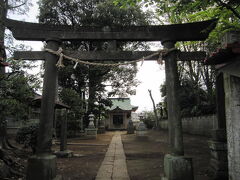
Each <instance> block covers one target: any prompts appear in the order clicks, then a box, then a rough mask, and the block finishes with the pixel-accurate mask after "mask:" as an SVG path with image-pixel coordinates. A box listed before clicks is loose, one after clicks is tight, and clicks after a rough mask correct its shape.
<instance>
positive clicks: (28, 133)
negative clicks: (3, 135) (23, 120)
mask: <svg viewBox="0 0 240 180" xmlns="http://www.w3.org/2000/svg"><path fill="white" fill-rule="evenodd" d="M38 129H39V124H34V125H30V126H27V127H22V128H20V129H19V130H18V132H17V134H16V138H15V140H16V142H17V143H19V144H23V145H24V147H25V148H28V147H30V148H31V149H32V152H33V153H35V152H36V147H37V133H38Z"/></svg>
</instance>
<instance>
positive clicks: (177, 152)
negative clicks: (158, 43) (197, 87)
mask: <svg viewBox="0 0 240 180" xmlns="http://www.w3.org/2000/svg"><path fill="white" fill-rule="evenodd" d="M162 45H163V46H164V48H166V49H171V48H174V47H175V42H173V41H164V42H162ZM165 73H166V87H167V106H168V131H169V142H170V154H166V155H165V157H164V175H165V177H163V178H162V180H183V179H184V180H193V168H192V159H191V158H186V157H184V148H183V134H182V122H181V115H180V105H179V96H178V92H179V86H180V84H179V76H178V71H177V58H176V52H174V51H171V52H170V53H169V54H167V56H166V57H165Z"/></svg>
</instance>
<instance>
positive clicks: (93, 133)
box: [85, 113, 97, 139]
mask: <svg viewBox="0 0 240 180" xmlns="http://www.w3.org/2000/svg"><path fill="white" fill-rule="evenodd" d="M88 117H89V124H88V128H86V129H85V133H86V136H87V137H88V138H91V139H96V138H97V128H95V126H94V115H93V114H92V113H91V114H89V116H88Z"/></svg>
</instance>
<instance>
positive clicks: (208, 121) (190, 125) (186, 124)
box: [159, 115, 216, 137]
mask: <svg viewBox="0 0 240 180" xmlns="http://www.w3.org/2000/svg"><path fill="white" fill-rule="evenodd" d="M159 126H160V128H161V129H167V128H168V121H167V120H163V121H160V123H159ZM182 126H183V132H185V133H189V134H195V135H203V136H208V137H210V135H211V130H212V129H213V128H214V127H216V115H209V116H200V117H191V118H183V119H182Z"/></svg>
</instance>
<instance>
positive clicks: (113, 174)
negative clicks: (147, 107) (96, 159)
mask: <svg viewBox="0 0 240 180" xmlns="http://www.w3.org/2000/svg"><path fill="white" fill-rule="evenodd" d="M96 180H130V178H129V175H128V172H127V164H126V157H125V153H124V150H123V144H122V139H121V135H120V134H119V133H118V132H116V134H115V135H114V136H113V138H112V141H111V143H110V145H109V148H108V151H107V152H106V155H105V158H104V160H103V162H102V164H101V166H100V168H99V170H98V173H97V177H96Z"/></svg>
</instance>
